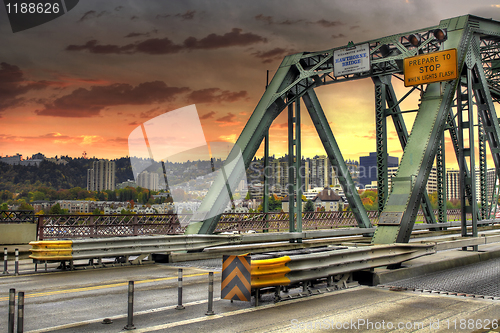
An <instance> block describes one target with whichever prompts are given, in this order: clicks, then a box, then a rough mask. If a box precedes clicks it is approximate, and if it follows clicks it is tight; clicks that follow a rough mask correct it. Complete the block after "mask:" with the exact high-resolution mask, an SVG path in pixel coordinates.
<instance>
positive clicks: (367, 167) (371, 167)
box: [358, 152, 398, 186]
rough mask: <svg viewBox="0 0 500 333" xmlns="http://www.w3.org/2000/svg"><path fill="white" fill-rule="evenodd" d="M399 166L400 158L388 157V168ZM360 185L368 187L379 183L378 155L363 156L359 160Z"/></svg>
mask: <svg viewBox="0 0 500 333" xmlns="http://www.w3.org/2000/svg"><path fill="white" fill-rule="evenodd" d="M397 166H398V158H397V157H394V156H387V168H393V167H397ZM358 171H359V174H358V182H359V184H361V185H363V186H366V185H369V184H371V183H372V181H377V153H376V152H375V153H370V154H369V156H361V157H360V158H359V169H358Z"/></svg>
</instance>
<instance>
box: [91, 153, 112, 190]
mask: <svg viewBox="0 0 500 333" xmlns="http://www.w3.org/2000/svg"><path fill="white" fill-rule="evenodd" d="M115 173H116V165H115V162H113V161H109V160H99V161H95V162H94V164H93V168H92V169H88V170H87V190H88V191H104V190H114V189H115Z"/></svg>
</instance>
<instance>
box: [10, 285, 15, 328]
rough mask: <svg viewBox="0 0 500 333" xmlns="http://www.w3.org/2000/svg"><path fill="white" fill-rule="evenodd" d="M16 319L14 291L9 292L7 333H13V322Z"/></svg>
mask: <svg viewBox="0 0 500 333" xmlns="http://www.w3.org/2000/svg"><path fill="white" fill-rule="evenodd" d="M15 318H16V289H14V288H12V289H10V290H9V324H8V326H9V328H8V332H9V333H14V322H15Z"/></svg>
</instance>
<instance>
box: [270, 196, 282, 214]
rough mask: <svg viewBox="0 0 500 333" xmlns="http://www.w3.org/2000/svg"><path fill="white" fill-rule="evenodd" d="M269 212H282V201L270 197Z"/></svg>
mask: <svg viewBox="0 0 500 333" xmlns="http://www.w3.org/2000/svg"><path fill="white" fill-rule="evenodd" d="M269 211H270V212H280V211H281V199H279V198H278V197H276V196H274V195H271V196H270V197H269Z"/></svg>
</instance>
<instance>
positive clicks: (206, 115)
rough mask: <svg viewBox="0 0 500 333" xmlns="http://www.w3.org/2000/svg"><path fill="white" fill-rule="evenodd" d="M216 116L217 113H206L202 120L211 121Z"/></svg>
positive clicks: (201, 117)
mask: <svg viewBox="0 0 500 333" xmlns="http://www.w3.org/2000/svg"><path fill="white" fill-rule="evenodd" d="M214 116H215V111H210V112H209V113H205V114H204V115H203V116H200V120H204V119H210V118H213V117H214Z"/></svg>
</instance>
